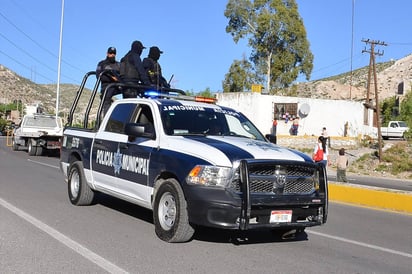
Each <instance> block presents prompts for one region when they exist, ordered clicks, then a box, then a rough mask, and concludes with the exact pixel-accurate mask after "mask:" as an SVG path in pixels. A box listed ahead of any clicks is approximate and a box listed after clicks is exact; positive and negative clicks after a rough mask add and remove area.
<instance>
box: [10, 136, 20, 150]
mask: <svg viewBox="0 0 412 274" xmlns="http://www.w3.org/2000/svg"><path fill="white" fill-rule="evenodd" d="M11 143H12V149H13V150H14V151H18V150H19V145H18V144H17V143H16V140H14V138H13V139H12V140H11Z"/></svg>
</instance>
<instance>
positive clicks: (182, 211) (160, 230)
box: [153, 179, 195, 243]
mask: <svg viewBox="0 0 412 274" xmlns="http://www.w3.org/2000/svg"><path fill="white" fill-rule="evenodd" d="M153 222H154V225H155V232H156V235H157V236H158V237H159V238H160V239H161V240H163V241H165V242H169V243H181V242H187V241H189V240H190V239H191V238H192V236H193V234H194V232H195V231H194V229H193V227H192V226H191V225H190V224H189V217H188V213H187V204H186V200H185V197H184V195H183V191H182V189H181V187H180V185H179V183H178V182H177V181H176V180H174V179H168V180H166V181H164V182H163V183H162V184H161V185H160V186H159V188H158V189H157V191H156V194H155V199H154V205H153Z"/></svg>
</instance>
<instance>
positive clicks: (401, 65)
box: [0, 54, 412, 115]
mask: <svg viewBox="0 0 412 274" xmlns="http://www.w3.org/2000/svg"><path fill="white" fill-rule="evenodd" d="M368 71H369V67H368V66H366V67H364V68H361V69H358V70H355V71H353V72H352V73H350V72H348V73H344V74H340V75H336V76H333V77H329V78H325V79H322V80H317V81H311V82H307V83H300V84H297V85H294V86H292V87H291V88H290V89H288V90H286V91H284V92H282V94H283V95H289V96H297V97H310V98H323V99H343V100H349V99H350V100H363V99H365V98H366V91H367V79H368ZM376 71H377V83H378V92H379V98H380V99H384V98H388V97H392V96H394V95H395V94H396V92H397V91H398V85H399V83H401V82H404V87H405V93H406V92H409V91H410V90H411V83H412V54H411V55H408V56H406V57H404V58H402V59H399V60H397V61H392V62H385V63H378V64H377V65H376ZM371 78H372V81H373V76H372V77H371ZM351 83H352V85H351ZM77 90H78V86H76V85H71V84H61V85H60V100H59V112H61V113H63V115H67V113H68V112H69V109H70V104H71V103H72V102H73V99H74V97H75V94H76V92H77ZM370 92H371V93H370V98H371V99H372V98H374V84H373V82H372V84H371V89H370ZM13 100H21V101H22V102H23V103H24V104H37V103H40V104H41V105H42V106H43V108H44V109H45V110H46V111H47V112H50V113H54V112H55V106H56V85H39V84H35V83H33V82H31V81H30V80H28V79H26V78H23V77H21V76H19V75H17V74H16V73H14V72H13V71H11V70H9V69H8V68H6V67H4V66H2V65H0V103H4V102H6V103H10V102H13ZM79 105H80V109H81V110H84V108H85V107H86V105H87V99H86V98H81V100H80V104H79Z"/></svg>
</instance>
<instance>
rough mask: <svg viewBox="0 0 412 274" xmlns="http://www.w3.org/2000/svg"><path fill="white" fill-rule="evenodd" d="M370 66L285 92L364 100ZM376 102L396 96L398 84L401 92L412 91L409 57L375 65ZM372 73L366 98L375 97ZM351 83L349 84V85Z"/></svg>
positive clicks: (300, 85) (411, 67)
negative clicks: (401, 87) (377, 98)
mask: <svg viewBox="0 0 412 274" xmlns="http://www.w3.org/2000/svg"><path fill="white" fill-rule="evenodd" d="M368 72H369V66H366V67H363V68H361V69H357V70H354V71H353V72H352V73H350V72H348V73H344V74H340V75H336V76H333V77H328V78H324V79H322V80H317V81H311V82H307V83H300V84H298V85H295V86H293V87H291V88H290V89H289V90H288V91H287V93H288V94H291V95H293V96H298V97H310V98H323V99H344V100H364V99H365V98H366V95H367V83H368ZM376 74H377V77H376V78H377V87H378V93H379V99H385V98H388V97H392V96H395V94H396V93H397V91H398V85H399V84H400V83H401V82H403V83H404V92H405V93H406V92H409V91H410V90H411V84H412V54H410V55H408V56H406V57H404V58H402V59H399V60H397V61H391V62H384V63H378V64H376ZM373 78H374V77H373V73H372V74H371V87H370V94H369V98H371V99H372V98H375V85H374V79H373ZM351 82H352V85H351Z"/></svg>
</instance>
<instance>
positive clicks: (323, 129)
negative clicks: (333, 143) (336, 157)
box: [321, 127, 330, 148]
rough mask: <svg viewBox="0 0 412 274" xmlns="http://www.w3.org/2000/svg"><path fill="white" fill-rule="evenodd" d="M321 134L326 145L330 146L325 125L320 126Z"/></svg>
mask: <svg viewBox="0 0 412 274" xmlns="http://www.w3.org/2000/svg"><path fill="white" fill-rule="evenodd" d="M321 135H322V136H323V137H324V138H325V139H326V142H327V144H328V147H329V148H330V137H329V135H328V131H327V130H326V127H323V128H322V134H321Z"/></svg>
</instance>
